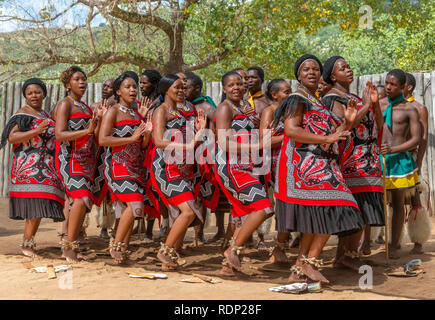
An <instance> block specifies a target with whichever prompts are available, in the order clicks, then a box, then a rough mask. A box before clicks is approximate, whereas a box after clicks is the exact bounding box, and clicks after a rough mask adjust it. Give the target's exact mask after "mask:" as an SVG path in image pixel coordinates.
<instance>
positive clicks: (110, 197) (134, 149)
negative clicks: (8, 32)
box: [0, 54, 430, 283]
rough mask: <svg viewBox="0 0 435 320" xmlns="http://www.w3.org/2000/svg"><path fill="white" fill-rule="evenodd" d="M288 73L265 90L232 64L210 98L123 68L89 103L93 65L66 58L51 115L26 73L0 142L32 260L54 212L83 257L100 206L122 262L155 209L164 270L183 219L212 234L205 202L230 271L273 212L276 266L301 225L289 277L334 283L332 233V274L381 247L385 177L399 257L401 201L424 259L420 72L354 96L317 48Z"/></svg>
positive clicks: (345, 74)
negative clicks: (86, 227)
mask: <svg viewBox="0 0 435 320" xmlns="http://www.w3.org/2000/svg"><path fill="white" fill-rule="evenodd" d="M294 75H295V78H296V79H297V81H298V82H299V85H298V88H297V90H296V91H295V92H292V90H291V87H290V85H289V83H288V82H287V81H286V80H284V79H273V80H271V81H270V82H268V85H267V90H266V92H263V91H262V89H261V88H262V85H263V83H264V79H265V75H264V71H263V70H262V69H261V68H260V67H257V66H253V67H250V68H248V69H247V70H246V71H245V70H243V69H235V70H232V71H229V72H227V73H225V74H224V75H223V76H222V80H221V81H222V101H221V102H220V104H219V105H218V106H216V105H215V102H214V101H213V100H212V99H211V98H210V97H208V96H204V95H203V93H202V92H203V82H202V80H201V78H200V77H199V76H198V75H196V74H194V73H192V72H188V73H182V72H179V73H176V74H167V75H164V76H161V75H160V73H159V72H157V71H156V70H146V71H144V72H143V74H142V75H140V77H139V76H138V75H137V74H136V73H135V72H132V71H126V72H124V73H122V74H121V75H120V76H119V77H117V78H116V79H114V80H113V79H109V80H107V81H106V82H105V83H104V85H103V92H102V94H103V99H102V100H101V101H99V102H96V103H94V104H92V105H91V106H88V105H86V104H85V103H83V102H82V101H81V100H82V97H83V95H84V94H85V92H86V89H87V77H86V73H85V72H84V71H83V70H82V69H81V68H79V67H77V66H72V67H70V68H68V69H67V70H65V71H64V72H62V74H61V76H60V81H61V82H62V83H63V85H64V87H65V90H66V96H65V97H64V98H63V99H62V100H60V101H58V102H57V103H56V105H55V106H53V108H52V110H51V112H50V113H47V112H45V111H43V109H42V106H43V100H44V98H45V97H46V95H47V89H46V86H45V84H44V83H43V82H42V81H41V80H40V79H37V78H32V79H29V80H27V81H26V82H25V83H24V85H23V87H22V91H23V95H24V97H25V99H26V105H25V106H23V107H22V108H21V109H20V110H18V111H17V112H16V113H15V114H14V115H13V116H12V117H11V118H10V119H9V121H8V123H7V125H6V126H5V129H4V132H3V135H2V140H1V145H0V146H1V147H4V146H5V145H6V144H7V142H9V143H10V144H11V145H12V148H13V161H12V170H11V177H10V178H11V183H10V189H9V195H10V206H9V208H10V218H12V219H21V220H25V229H24V237H23V242H22V245H21V249H22V252H23V254H25V255H27V256H30V257H35V256H36V250H35V246H36V245H35V240H34V237H35V234H36V232H37V229H38V226H39V224H40V221H41V219H42V218H51V219H52V220H53V221H59V222H60V221H64V223H63V232H62V233H61V243H62V257H64V258H65V259H66V260H67V261H69V262H76V261H79V260H80V259H86V256H85V255H84V254H82V253H81V251H80V241H79V240H80V234H81V231H82V228H83V223H84V220H85V217H86V213H88V212H89V211H90V210H91V208H92V206H94V205H95V206H99V207H100V208H101V211H103V212H105V213H104V216H105V219H101V220H105V221H102V222H101V223H99V224H100V226H101V227H102V235H103V236H107V230H108V229H109V228H110V224H111V222H110V223H108V222H107V216H108V215H109V214H108V212H109V213H110V211H111V210H112V209H113V211H114V218H115V219H114V220H116V222H115V228H114V230H115V232H114V234H113V237H112V238H111V239H110V245H109V252H110V255H111V256H112V258H113V259H114V261H115V262H116V263H124V262H125V261H127V260H128V255H129V253H130V251H129V250H128V247H129V242H130V239H131V235H132V233H133V227H134V222H135V220H138V221H139V224H141V223H143V221H144V217H146V220H147V222H148V225H147V228H146V229H147V230H146V233H147V235H148V236H149V237H152V230H153V224H154V220H155V219H158V220H159V222H161V230H163V232H162V238H161V239H162V242H161V247H160V249H159V250H158V253H157V258H158V259H159V260H160V261H161V263H162V268H163V270H171V269H178V268H180V259H179V252H180V249H181V247H182V245H183V241H184V238H185V235H186V231H187V229H188V228H189V227H192V226H193V227H194V228H195V237H196V238H203V228H204V220H205V217H206V215H207V214H206V213H207V209H209V210H211V212H214V213H215V214H216V222H217V226H218V232H217V234H216V235H215V237H214V238H213V239H212V241H216V240H219V239H223V242H222V250H221V252H222V255H223V258H224V263H223V267H222V270H221V274H222V275H232V274H234V273H235V272H236V271H241V270H242V263H241V262H242V260H241V257H240V254H241V252H242V250H243V249H244V247H245V245H246V243H247V242H249V241H250V239H251V237H252V235H253V233H254V232H255V231H256V230H257V233H258V237H259V245H258V246H259V248H260V247H261V246H264V234H265V233H266V232H267V230H268V228H269V226H270V224H271V221H272V220H271V218H272V216H273V215H274V214H275V219H276V231H277V235H276V245H275V247H274V248H273V250H272V252H271V261H272V262H276V263H281V262H289V258H288V256H287V255H286V253H285V249H286V246H287V244H288V241H289V238H290V237H291V235H290V234H291V233H293V232H297V233H299V244H298V245H299V252H298V256H297V259H296V263H295V264H294V265H293V266H292V267H291V269H290V276H289V282H306V281H321V282H323V283H328V282H329V281H328V280H327V279H326V278H325V277H324V276H323V275H322V273H321V272H320V271H321V266H322V260H321V259H320V255H321V253H322V249H323V247H324V246H325V244H326V242H327V241H328V239H329V238H330V236H331V235H337V236H338V238H339V242H338V246H337V252H336V257H335V259H334V267H335V268H351V269H353V270H357V271H358V269H359V267H360V266H361V265H362V264H363V262H362V261H361V256H362V255H370V254H371V251H370V243H371V240H372V239H370V235H371V231H370V228H371V227H373V226H377V227H379V226H384V225H385V212H384V187H385V188H386V190H387V191H388V192H387V193H388V196H389V197H388V198H389V200H388V201H389V202H390V204H391V207H392V212H393V213H392V214H391V216H392V217H391V219H392V220H391V226H392V228H391V229H392V232H391V243H390V244H386V245H388V246H389V247H388V248H389V255H390V258H392V259H395V258H398V257H399V251H398V250H399V249H400V238H401V235H402V233H403V232H402V231H403V227H404V221H405V208H406V206H407V205H411V207H412V210H411V213H410V214H409V216H408V217H407V219H408V229H409V235H410V238H411V241H412V242H413V243H414V248H413V252H414V253H422V245H423V243H424V242H425V241H427V240H428V238H429V237H430V221H429V220H428V219H429V218H428V213H427V211H428V208H425V207H424V206H423V205H422V203H421V200H420V195H419V192H416V190H417V191H418V188H417V187H418V185H419V183H420V178H419V174H420V171H421V167H422V163H423V162H422V161H423V157H424V153H425V149H426V144H427V136H428V132H427V131H428V126H427V109H426V108H425V107H424V106H423V105H421V104H419V103H417V102H416V101H415V100H414V98H413V96H412V92H413V90H414V89H415V86H416V83H415V78H414V77H413V76H412V75H411V74H408V73H405V72H404V71H402V70H400V69H394V70H392V71H390V72H389V73H388V74H387V77H386V80H385V84H384V85H382V86H375V85H374V84H373V83H371V82H367V83H366V84H364V89H363V93H362V97H361V98H360V97H358V96H357V95H355V94H354V93H352V92H350V86H351V84H352V82H353V81H354V75H353V71H352V68H351V66H349V64H348V63H347V62H346V60H345V59H344V58H343V57H340V56H334V57H331V58H329V59H328V60H327V61H325V62H324V64H322V63H321V62H320V61H319V59H318V58H317V57H316V56H314V55H310V54H305V55H303V56H301V57H300V58H299V59H298V60H297V61H296V63H295V65H294ZM139 90H140V93H141V94H140V95H138V92H139ZM139 96H140V98H138V97H139ZM383 162H384V163H385V169H384V171H385V174H386V179H385V181H383V177H382V173H383V164H382V163H383ZM384 184H385V186H384ZM229 211H231V214H230V217H229V224H228V226H227V230H226V231H225V229H224V223H223V222H224V214H225V212H229ZM166 223H167V225H166ZM412 226H414V228H413V227H412ZM293 237H295V234H293ZM293 240H294V239H293Z"/></svg>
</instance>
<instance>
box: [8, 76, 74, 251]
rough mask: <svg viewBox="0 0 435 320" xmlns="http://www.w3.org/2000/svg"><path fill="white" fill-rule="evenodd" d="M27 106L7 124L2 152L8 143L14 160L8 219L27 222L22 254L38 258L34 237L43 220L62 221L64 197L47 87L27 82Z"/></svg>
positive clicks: (42, 84) (25, 88)
mask: <svg viewBox="0 0 435 320" xmlns="http://www.w3.org/2000/svg"><path fill="white" fill-rule="evenodd" d="M23 95H24V98H26V105H25V106H24V107H22V108H21V109H20V110H18V111H17V113H15V114H14V115H13V116H12V117H11V118H10V119H9V121H8V123H7V124H6V127H5V129H4V131H3V135H2V140H1V144H0V149H1V148H3V147H4V146H5V145H6V143H7V141H9V143H10V144H11V145H12V152H13V159H12V170H11V185H10V187H9V218H11V219H14V220H25V225H24V236H23V242H22V244H21V251H22V253H23V254H24V255H25V256H28V257H31V258H36V257H38V255H37V254H36V251H35V248H36V243H35V234H36V232H37V230H38V227H39V224H40V222H41V219H42V218H50V219H53V221H55V222H58V221H63V220H65V217H64V215H63V212H62V211H63V205H64V202H65V200H64V199H65V194H64V191H63V186H62V181H61V180H60V178H59V176H58V173H57V171H56V168H55V165H54V158H55V153H56V139H55V136H54V121H53V120H52V119H51V118H50V116H49V115H48V114H47V113H46V112H45V111H43V110H42V102H43V100H44V98H45V96H46V95H47V88H46V86H45V84H44V83H43V82H42V81H41V80H39V79H36V78H32V79H29V80H27V81H26V82H24V85H23Z"/></svg>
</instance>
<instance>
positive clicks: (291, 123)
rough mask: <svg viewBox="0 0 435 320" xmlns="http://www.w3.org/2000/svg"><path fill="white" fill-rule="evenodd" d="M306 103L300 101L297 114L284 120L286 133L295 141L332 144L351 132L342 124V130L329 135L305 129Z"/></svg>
mask: <svg viewBox="0 0 435 320" xmlns="http://www.w3.org/2000/svg"><path fill="white" fill-rule="evenodd" d="M303 110H304V105H303V104H302V103H300V104H299V105H298V107H297V109H296V112H295V114H294V115H293V116H292V117H290V118H287V119H286V120H285V122H284V133H285V135H286V136H287V137H289V138H290V139H292V140H293V141H296V142H299V143H304V144H331V143H334V142H335V141H338V140H345V139H346V136H348V135H349V134H350V132H349V131H344V130H343V128H344V126H343V125H342V126H340V127H339V128H340V131H338V129H337V131H336V132H335V133H333V134H330V135H328V136H321V135H318V134H314V133H311V132H308V131H306V130H304V129H303V128H302V126H301V124H302V116H303Z"/></svg>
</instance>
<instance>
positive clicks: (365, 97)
mask: <svg viewBox="0 0 435 320" xmlns="http://www.w3.org/2000/svg"><path fill="white" fill-rule="evenodd" d="M362 102H363V105H365V106H368V105H369V104H370V103H371V101H370V85H369V81H367V84H366V86H365V88H364V90H363V94H362Z"/></svg>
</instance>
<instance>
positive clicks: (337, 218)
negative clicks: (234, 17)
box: [274, 54, 363, 283]
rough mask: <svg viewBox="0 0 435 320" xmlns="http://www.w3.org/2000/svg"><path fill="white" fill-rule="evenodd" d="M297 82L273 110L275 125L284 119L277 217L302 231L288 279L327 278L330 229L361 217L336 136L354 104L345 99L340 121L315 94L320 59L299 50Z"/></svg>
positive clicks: (344, 131)
mask: <svg viewBox="0 0 435 320" xmlns="http://www.w3.org/2000/svg"><path fill="white" fill-rule="evenodd" d="M294 73H295V77H296V79H298V81H299V82H300V85H299V88H298V89H297V91H296V92H295V93H292V94H291V95H290V96H289V97H288V98H286V99H285V100H284V101H283V102H282V103H281V105H280V106H279V108H278V109H277V111H276V114H275V120H274V125H275V126H276V125H277V124H278V123H279V121H284V133H285V137H284V141H283V144H282V147H281V153H280V157H279V159H278V166H277V170H276V182H275V196H276V214H277V220H279V221H283V224H284V227H285V229H286V230H287V231H297V232H302V233H303V235H302V239H301V245H300V249H299V254H298V257H297V260H296V264H295V265H294V266H293V267H292V268H291V275H290V277H289V281H290V282H305V281H307V280H308V279H310V280H312V281H322V282H324V283H328V282H329V281H328V280H327V279H326V278H325V277H324V276H323V275H322V274H321V273H320V271H319V270H318V268H319V266H320V265H321V264H322V261H321V260H319V256H320V253H321V252H322V249H323V247H324V245H325V244H326V242H327V240H328V239H329V237H330V235H331V234H342V233H345V232H355V231H358V230H360V229H361V228H362V226H363V220H362V218H361V215H360V214H359V210H358V205H357V204H356V201H355V199H354V197H353V196H352V193H351V191H350V190H349V188H348V187H347V186H346V185H345V183H344V178H343V175H342V173H341V171H340V166H339V159H338V146H337V141H340V140H345V139H346V137H347V136H349V135H350V132H349V131H348V130H349V129H350V128H351V127H352V124H353V121H354V120H355V117H356V113H357V110H356V108H355V106H356V104H355V103H354V102H352V101H351V102H349V104H348V105H347V107H346V108H345V110H344V111H343V112H344V119H345V121H343V123H342V125H340V126H338V124H337V121H338V119H337V118H336V117H335V116H334V115H333V114H332V113H331V112H330V111H329V110H328V109H327V108H326V107H325V106H324V105H323V104H322V102H321V101H320V100H319V99H318V98H317V97H316V95H315V94H316V90H317V87H318V83H319V79H320V75H321V73H322V64H321V63H320V61H319V59H318V58H317V57H315V56H313V55H309V54H307V55H303V56H302V57H300V58H299V59H298V60H297V61H296V63H295V67H294Z"/></svg>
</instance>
